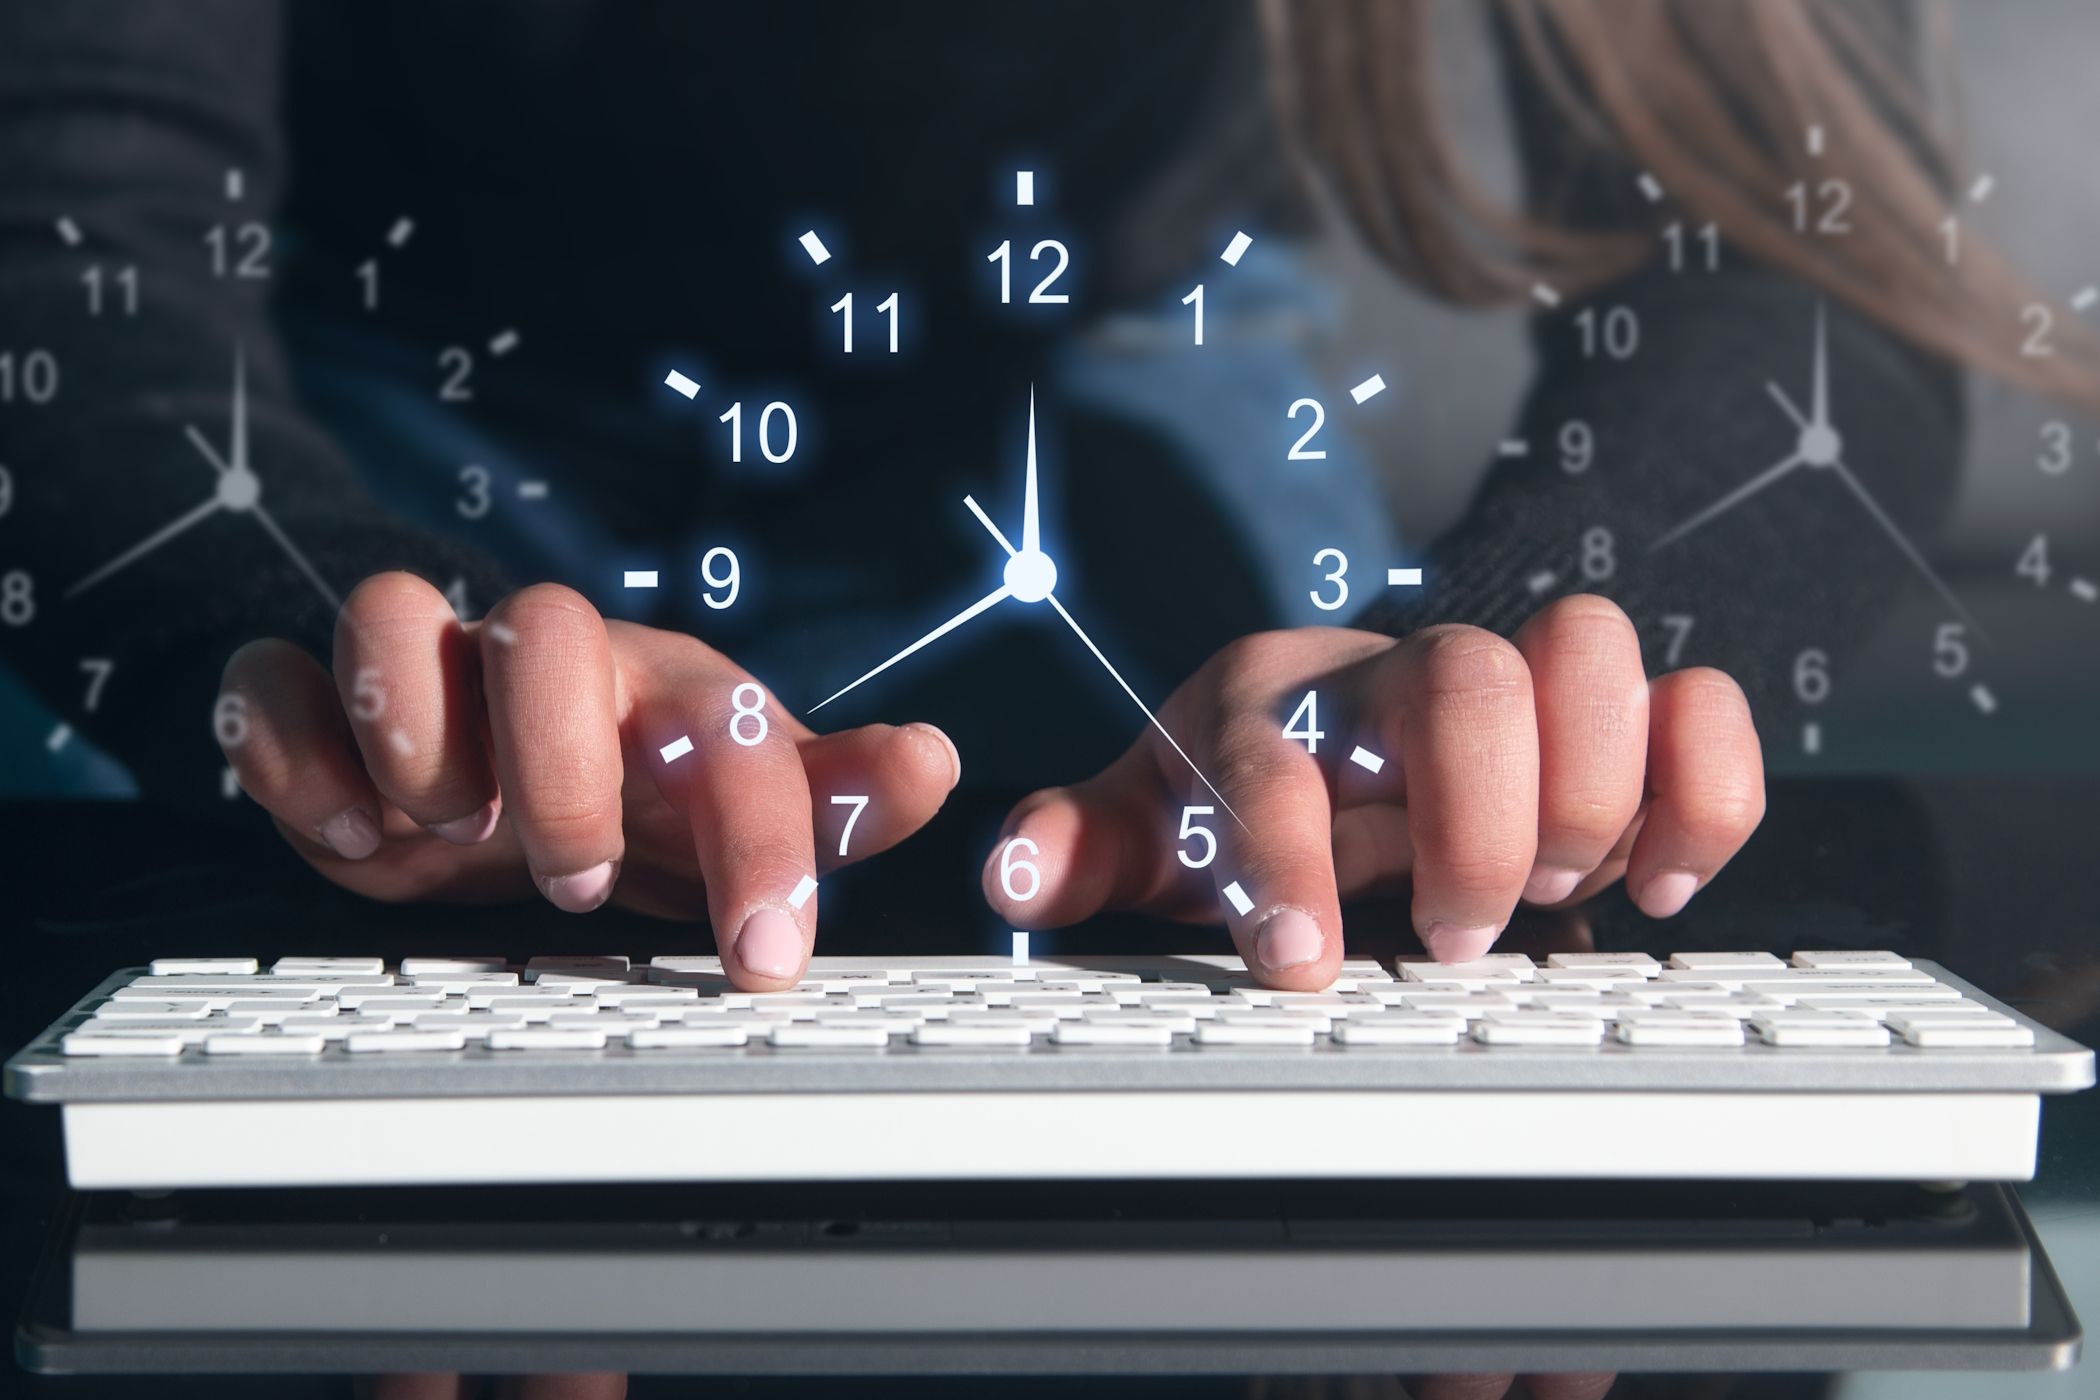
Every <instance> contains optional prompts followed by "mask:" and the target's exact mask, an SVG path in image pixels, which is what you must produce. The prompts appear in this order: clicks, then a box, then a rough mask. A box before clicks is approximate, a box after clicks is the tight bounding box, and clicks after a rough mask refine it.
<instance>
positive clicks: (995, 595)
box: [809, 585, 1013, 714]
mask: <svg viewBox="0 0 2100 1400" xmlns="http://www.w3.org/2000/svg"><path fill="white" fill-rule="evenodd" d="M1012 596H1013V590H1012V589H1010V588H1007V587H1005V586H1004V585H1001V586H1000V587H999V588H997V589H996V590H994V591H993V592H990V593H987V594H985V595H984V596H983V597H982V598H979V599H978V600H977V601H976V602H974V603H972V604H970V606H968V607H967V608H964V609H963V610H962V611H961V612H959V613H957V614H956V615H955V616H953V617H951V618H949V619H948V620H947V621H946V622H944V623H942V624H941V625H940V626H938V627H936V628H934V629H933V630H932V631H931V632H928V633H927V634H926V635H925V636H923V637H921V638H919V640H917V641H916V642H913V643H912V644H911V645H910V646H908V647H906V648H905V649H904V650H902V651H900V652H898V653H897V654H896V655H895V656H893V657H891V658H890V659H889V660H887V661H885V662H883V663H882V664H881V665H880V666H877V667H876V668H875V669H874V670H872V671H870V672H868V673H867V674H866V675H865V676H862V677H861V678H860V679H859V680H857V681H854V682H853V684H852V685H848V686H844V687H842V688H841V689H839V690H837V691H834V692H833V693H831V694H830V695H827V696H825V697H824V698H823V699H822V700H819V701H818V702H817V703H816V704H814V705H812V706H810V707H809V713H810V714H815V713H816V712H817V711H819V710H821V709H823V708H824V707H825V706H826V705H829V704H830V703H831V702H832V701H834V700H836V699H838V698H839V696H841V695H844V694H845V693H846V692H847V691H849V690H852V689H854V687H856V686H859V685H862V684H865V683H866V682H868V681H871V680H873V679H875V677H877V676H879V675H881V674H882V673H883V672H884V671H887V670H889V669H890V667H892V666H894V665H896V664H897V663H898V662H900V661H902V660H903V659H904V658H905V657H907V656H910V655H911V654H912V653H913V652H915V651H918V650H919V649H920V648H922V647H924V646H926V645H928V644H929V643H932V642H937V641H939V640H940V639H941V638H942V637H945V636H947V635H948V634H949V633H950V632H953V631H954V630H955V629H956V628H958V627H960V626H962V625H963V624H964V623H965V622H968V621H969V620H970V619H971V618H973V617H975V616H977V614H979V613H981V612H984V611H985V610H987V609H989V608H991V607H993V606H994V605H996V604H998V603H1001V602H1003V601H1005V600H1006V599H1008V598H1010V597H1012Z"/></svg>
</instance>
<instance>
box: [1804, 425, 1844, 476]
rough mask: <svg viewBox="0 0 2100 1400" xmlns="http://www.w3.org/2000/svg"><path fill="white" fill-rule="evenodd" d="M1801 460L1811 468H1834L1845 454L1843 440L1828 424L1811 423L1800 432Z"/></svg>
mask: <svg viewBox="0 0 2100 1400" xmlns="http://www.w3.org/2000/svg"><path fill="white" fill-rule="evenodd" d="M1799 451H1800V453H1801V460H1802V461H1804V462H1806V463H1808V464H1809V465H1810V466H1812V467H1829V466H1835V465H1836V464H1837V461H1838V459H1839V458H1841V457H1842V456H1844V453H1845V440H1844V439H1843V438H1842V437H1840V436H1838V430H1837V429H1836V428H1833V427H1831V426H1830V425H1829V424H1828V423H1811V424H1809V425H1808V426H1807V427H1805V428H1803V429H1802V430H1801V445H1800V448H1799Z"/></svg>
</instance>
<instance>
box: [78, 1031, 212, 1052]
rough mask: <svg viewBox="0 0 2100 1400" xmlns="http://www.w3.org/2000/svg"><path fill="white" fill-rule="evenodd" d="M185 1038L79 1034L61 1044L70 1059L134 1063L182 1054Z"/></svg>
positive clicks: (167, 1035)
mask: <svg viewBox="0 0 2100 1400" xmlns="http://www.w3.org/2000/svg"><path fill="white" fill-rule="evenodd" d="M182 1042H183V1038H182V1037H181V1036H179V1035H173V1034H145V1035H109V1034H101V1033H97V1032H95V1031H92V1030H77V1031H74V1032H72V1033H71V1034H69V1035H68V1036H66V1038H65V1039H64V1040H61V1041H60V1042H59V1048H60V1049H62V1050H64V1051H65V1052H66V1053H67V1054H68V1055H100V1056H104V1057H120V1056H121V1057H129V1058H134V1059H147V1058H160V1059H165V1058H167V1057H168V1056H171V1055H180V1054H181V1053H182Z"/></svg>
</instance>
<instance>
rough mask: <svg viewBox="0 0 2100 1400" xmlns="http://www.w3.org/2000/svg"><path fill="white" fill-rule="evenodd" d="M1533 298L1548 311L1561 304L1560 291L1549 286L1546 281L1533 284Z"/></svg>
mask: <svg viewBox="0 0 2100 1400" xmlns="http://www.w3.org/2000/svg"><path fill="white" fill-rule="evenodd" d="M1531 299H1532V300H1533V301H1535V302H1537V303H1538V304H1539V305H1540V306H1543V307H1545V308H1546V309H1547V310H1548V311H1551V310H1552V309H1553V308H1554V307H1556V306H1559V305H1560V293H1559V292H1557V291H1555V290H1554V289H1553V288H1551V287H1549V286H1547V285H1546V284H1545V283H1544V282H1534V283H1532V284H1531Z"/></svg>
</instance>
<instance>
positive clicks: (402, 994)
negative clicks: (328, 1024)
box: [335, 988, 445, 1016]
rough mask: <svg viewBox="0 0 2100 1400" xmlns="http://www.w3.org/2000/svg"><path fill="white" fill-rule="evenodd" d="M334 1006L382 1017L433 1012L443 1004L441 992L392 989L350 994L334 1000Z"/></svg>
mask: <svg viewBox="0 0 2100 1400" xmlns="http://www.w3.org/2000/svg"><path fill="white" fill-rule="evenodd" d="M335 1001H336V1005H338V1006H340V1007H342V1008H343V1009H344V1010H345V1011H362V1012H364V1013H366V1014H367V1015H372V1016H383V1015H385V1014H386V1013H387V1012H389V1011H405V1012H409V1013H411V1014H413V1013H415V1012H418V1011H435V1010H437V1009H438V1008H439V1007H441V1006H443V1005H444V1004H445V994H444V993H443V992H418V991H409V990H404V989H401V988H393V989H391V990H389V991H387V992H384V993H381V994H377V995H375V994H373V993H369V992H350V993H346V994H344V995H343V996H339V997H337V998H336V999H335Z"/></svg>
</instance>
